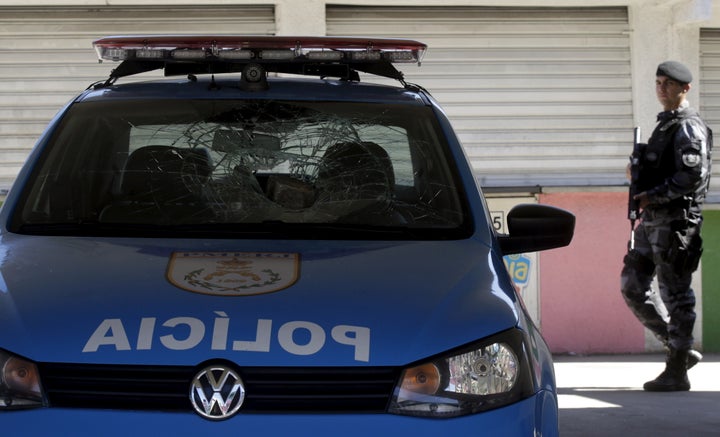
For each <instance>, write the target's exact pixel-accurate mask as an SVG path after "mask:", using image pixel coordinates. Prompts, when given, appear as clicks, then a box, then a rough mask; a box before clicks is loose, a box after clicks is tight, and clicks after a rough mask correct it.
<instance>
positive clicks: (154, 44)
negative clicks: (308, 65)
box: [93, 35, 427, 64]
mask: <svg viewBox="0 0 720 437" xmlns="http://www.w3.org/2000/svg"><path fill="white" fill-rule="evenodd" d="M93 46H94V47H95V51H96V52H97V55H98V58H99V60H100V62H102V61H103V60H107V61H133V60H137V61H162V62H209V61H213V62H249V61H252V62H254V63H273V62H275V63H276V62H303V61H311V62H327V63H332V62H345V63H373V62H380V61H383V60H384V61H386V62H390V63H418V64H419V63H420V61H421V60H422V57H423V55H424V54H425V50H426V49H427V45H425V44H423V43H420V42H417V41H413V40H408V39H393V38H389V39H388V38H386V39H376V38H359V37H307V36H303V37H294V36H212V35H133V36H109V37H105V38H101V39H98V40H95V41H93Z"/></svg>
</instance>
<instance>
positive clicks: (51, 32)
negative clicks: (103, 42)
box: [0, 6, 275, 189]
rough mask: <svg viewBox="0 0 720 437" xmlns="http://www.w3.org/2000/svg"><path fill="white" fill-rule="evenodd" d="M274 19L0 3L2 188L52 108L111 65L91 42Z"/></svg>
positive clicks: (269, 26)
mask: <svg viewBox="0 0 720 437" xmlns="http://www.w3.org/2000/svg"><path fill="white" fill-rule="evenodd" d="M274 21H275V17H274V8H273V7H272V6H266V7H247V6H237V7H216V6H207V7H173V8H171V9H169V8H167V7H164V8H160V7H132V8H129V7H97V8H52V7H45V8H0V189H7V188H8V187H9V186H10V184H11V183H12V181H13V180H14V178H15V176H16V175H17V172H18V171H19V169H20V166H21V165H22V163H23V161H24V160H25V157H26V156H27V154H28V152H29V150H30V148H31V147H32V146H33V144H34V143H35V141H36V139H37V137H38V136H39V134H40V133H41V132H42V129H43V128H44V127H45V125H46V124H47V122H48V121H49V120H50V118H52V116H53V115H54V114H55V112H56V111H57V110H58V109H59V108H60V107H61V106H62V105H63V104H65V103H66V102H67V101H68V100H69V99H71V98H72V97H73V96H75V95H76V94H77V93H78V92H80V91H81V90H83V89H85V88H86V87H87V86H88V85H89V84H91V83H92V82H95V81H98V80H102V79H105V78H106V77H107V76H108V74H109V72H110V70H111V69H112V68H114V64H107V63H106V64H99V63H98V61H97V58H96V56H95V52H94V51H93V50H92V46H91V42H92V41H93V40H94V39H96V38H99V37H102V36H105V35H117V34H131V33H156V34H168V33H172V34H183V33H184V34H189V33H216V34H238V33H247V34H257V35H272V34H274V33H275V24H274ZM147 74H148V75H160V74H162V73H159V72H158V73H147ZM146 77H147V76H146Z"/></svg>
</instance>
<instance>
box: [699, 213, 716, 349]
mask: <svg viewBox="0 0 720 437" xmlns="http://www.w3.org/2000/svg"><path fill="white" fill-rule="evenodd" d="M703 217H704V220H703V229H702V237H703V248H704V249H703V255H702V308H703V314H702V333H703V334H702V335H703V340H702V343H703V350H704V351H705V352H720V269H719V268H718V266H720V211H719V210H705V211H704V212H703Z"/></svg>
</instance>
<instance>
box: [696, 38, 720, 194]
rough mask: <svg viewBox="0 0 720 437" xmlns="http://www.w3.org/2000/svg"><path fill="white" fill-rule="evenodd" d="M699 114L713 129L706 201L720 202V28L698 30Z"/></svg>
mask: <svg viewBox="0 0 720 437" xmlns="http://www.w3.org/2000/svg"><path fill="white" fill-rule="evenodd" d="M700 115H702V117H703V118H704V119H705V121H706V122H707V123H708V124H709V125H710V128H711V129H712V130H713V135H714V140H715V145H714V149H713V152H714V156H713V157H714V159H713V174H712V177H711V179H710V192H709V193H708V199H707V200H708V202H711V203H720V152H718V144H719V143H720V30H717V29H715V30H711V29H703V30H701V31H700Z"/></svg>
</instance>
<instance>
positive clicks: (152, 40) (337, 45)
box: [93, 35, 427, 52]
mask: <svg viewBox="0 0 720 437" xmlns="http://www.w3.org/2000/svg"><path fill="white" fill-rule="evenodd" d="M93 46H96V47H107V48H121V47H123V48H130V47H136V48H144V47H147V48H153V47H164V48H169V47H173V48H210V47H213V46H221V47H224V48H238V49H267V48H279V49H294V48H296V47H298V46H300V47H302V48H303V49H312V48H317V49H358V50H359V49H368V48H372V49H375V50H418V51H421V52H422V51H425V49H427V45H426V44H423V43H421V42H418V41H413V40H410V39H399V38H397V39H396V38H362V37H321V36H263V35H235V36H233V35H132V36H122V35H121V36H108V37H105V38H100V39H97V40H95V41H93Z"/></svg>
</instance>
